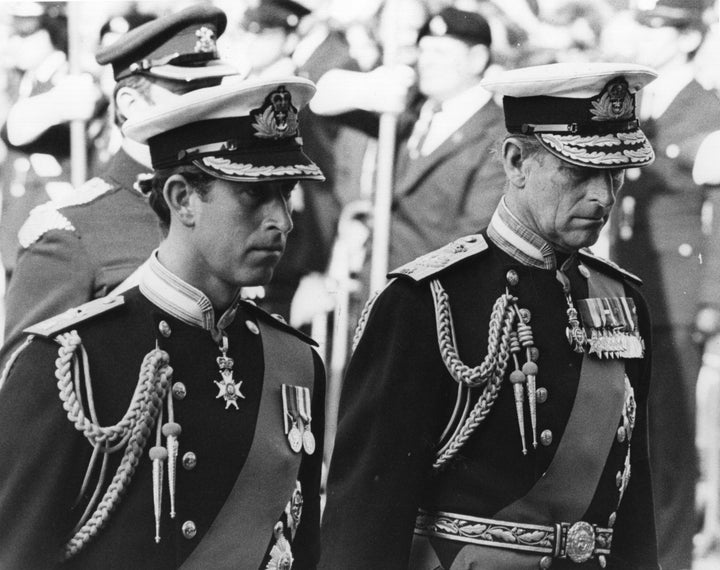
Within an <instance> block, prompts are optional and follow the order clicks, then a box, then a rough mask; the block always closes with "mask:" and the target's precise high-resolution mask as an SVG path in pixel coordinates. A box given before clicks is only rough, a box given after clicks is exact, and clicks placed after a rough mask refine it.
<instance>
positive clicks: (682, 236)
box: [610, 0, 720, 570]
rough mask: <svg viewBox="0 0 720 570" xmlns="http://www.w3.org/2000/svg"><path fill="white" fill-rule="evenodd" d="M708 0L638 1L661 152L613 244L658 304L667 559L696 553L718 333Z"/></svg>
mask: <svg viewBox="0 0 720 570" xmlns="http://www.w3.org/2000/svg"><path fill="white" fill-rule="evenodd" d="M705 7H706V5H705V3H704V2H703V1H702V0H682V1H680V0H658V1H657V2H639V1H638V2H637V9H636V10H635V11H634V12H633V16H634V25H632V27H628V28H627V30H626V31H629V32H630V33H629V35H628V36H627V37H628V40H629V43H630V46H631V50H632V51H633V53H634V60H635V61H637V62H638V63H642V64H645V65H648V66H650V67H653V68H654V69H656V70H657V71H658V73H659V78H658V79H657V81H656V82H655V83H654V84H653V85H651V86H649V88H648V89H647V90H645V91H644V92H643V95H642V98H641V101H640V103H639V116H640V119H641V121H642V124H643V130H644V131H645V133H646V134H647V136H648V138H649V139H650V141H651V142H652V144H653V147H654V148H655V149H656V160H655V163H654V164H653V165H651V166H649V167H647V168H646V169H644V170H643V171H642V172H640V170H638V169H634V170H629V171H628V173H627V175H626V182H625V186H624V187H623V190H622V193H621V195H620V198H619V201H618V204H617V205H616V210H615V216H614V218H615V219H614V222H613V225H612V229H613V231H612V235H611V244H610V245H611V249H610V253H611V257H612V258H613V259H614V260H615V261H617V262H618V263H619V264H620V265H622V266H623V267H626V268H627V269H629V270H630V271H633V272H634V273H636V274H637V275H639V276H641V277H642V279H643V280H644V286H643V291H644V293H645V295H646V298H647V299H648V302H649V304H650V306H651V307H652V317H653V318H652V320H653V345H654V348H655V350H654V362H653V393H652V395H651V398H650V404H649V405H650V446H651V447H650V457H651V462H652V466H653V469H654V473H655V476H654V479H653V485H654V492H655V505H656V512H657V531H658V546H659V550H660V561H661V563H662V566H663V568H666V569H668V570H678V569H683V568H690V567H691V565H692V555H693V535H694V534H695V533H696V532H697V530H698V516H697V513H696V508H695V490H696V483H697V481H698V461H697V456H696V449H695V445H694V442H695V386H696V381H697V378H698V371H699V369H700V364H701V360H702V354H703V350H704V348H705V343H706V342H712V340H713V339H715V338H716V337H717V335H718V334H719V333H720V229H719V228H720V220H719V219H718V213H719V212H720V186H717V182H714V185H711V184H708V182H711V181H710V179H709V178H708V177H706V179H705V180H701V179H700V178H698V177H697V176H696V179H695V180H694V179H693V171H694V170H695V171H696V172H699V171H707V170H708V167H709V166H710V164H707V163H713V162H717V160H718V155H716V156H715V157H714V158H709V157H705V158H704V159H701V155H700V154H699V153H698V151H699V149H701V148H702V147H703V145H704V144H705V142H704V141H705V139H706V138H707V137H708V135H709V134H710V133H711V132H712V131H714V130H716V129H719V128H720V100H719V99H718V97H717V94H716V93H714V92H712V91H708V90H706V89H705V88H703V87H702V86H701V85H700V84H699V83H698V81H697V80H696V79H695V68H694V64H693V58H694V56H695V54H696V53H697V52H698V50H699V48H700V47H701V45H702V42H703V38H704V34H705V32H706V25H705V21H704V19H703V16H704V9H705ZM625 24H626V25H627V22H625ZM626 49H627V48H626ZM703 163H705V164H703ZM713 212H714V214H715V215H714V216H713Z"/></svg>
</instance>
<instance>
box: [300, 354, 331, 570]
mask: <svg viewBox="0 0 720 570" xmlns="http://www.w3.org/2000/svg"><path fill="white" fill-rule="evenodd" d="M313 359H314V362H315V389H314V390H313V402H312V412H311V413H312V418H311V424H312V433H313V435H315V453H313V454H312V455H304V456H303V461H302V464H301V465H300V484H301V486H302V491H303V510H302V516H301V518H300V526H299V528H298V532H297V535H296V536H295V540H294V541H293V548H292V549H293V557H294V561H293V569H294V570H313V569H314V568H316V567H317V563H318V559H319V558H320V508H321V507H320V478H321V475H322V459H323V447H324V443H325V439H324V437H323V435H324V433H325V368H324V366H323V363H322V360H321V359H320V356H319V355H318V354H317V352H315V351H314V350H313Z"/></svg>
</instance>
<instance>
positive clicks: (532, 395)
mask: <svg viewBox="0 0 720 570" xmlns="http://www.w3.org/2000/svg"><path fill="white" fill-rule="evenodd" d="M517 338H518V341H519V342H520V344H521V345H522V347H523V348H524V349H525V354H526V359H527V361H526V362H525V364H523V366H522V372H523V374H525V378H526V380H527V394H528V407H529V408H530V425H531V427H532V438H533V448H534V449H537V393H536V392H535V390H536V378H537V373H538V366H537V364H535V362H533V361H532V356H531V354H532V351H531V349H532V348H533V345H534V343H533V334H532V329H531V328H530V325H528V324H527V322H525V320H524V319H523V318H522V316H520V322H519V323H518V331H517Z"/></svg>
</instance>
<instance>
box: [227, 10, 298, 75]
mask: <svg viewBox="0 0 720 570" xmlns="http://www.w3.org/2000/svg"><path fill="white" fill-rule="evenodd" d="M308 14H310V10H309V9H308V8H307V7H306V6H303V5H302V4H299V3H297V2H294V1H293V0H264V1H261V2H260V3H259V4H257V5H256V6H252V7H250V8H248V9H247V10H246V12H245V14H244V15H243V18H242V21H241V22H240V28H241V30H242V31H241V33H240V40H239V42H238V45H237V48H236V49H237V51H236V53H235V54H234V55H235V56H236V57H237V59H238V66H239V67H240V69H241V70H242V71H243V72H245V73H247V75H248V77H263V78H272V77H286V76H288V75H293V74H295V71H296V65H295V62H294V61H293V59H292V55H293V52H294V51H295V48H296V47H297V45H298V42H299V41H300V32H299V31H298V27H299V26H300V22H301V19H302V18H304V17H305V16H307V15H308Z"/></svg>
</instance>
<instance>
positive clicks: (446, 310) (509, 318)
mask: <svg viewBox="0 0 720 570" xmlns="http://www.w3.org/2000/svg"><path fill="white" fill-rule="evenodd" d="M430 287H431V289H432V294H433V302H434V304H435V321H436V325H437V333H438V344H439V347H440V354H441V356H442V359H443V362H444V363H445V367H446V368H447V370H448V372H449V373H450V375H451V376H452V377H453V379H454V380H455V381H456V382H457V383H458V384H461V385H465V386H468V387H471V388H474V387H478V386H481V385H483V384H484V386H483V389H482V392H481V394H480V397H479V398H478V401H477V403H476V404H475V406H474V407H473V409H472V411H471V412H470V413H469V414H468V415H467V416H466V417H465V415H464V414H463V417H462V418H461V419H460V422H459V427H458V429H456V430H455V433H453V435H452V437H451V438H450V439H449V440H448V441H447V443H445V445H443V446H442V448H441V449H440V450H439V451H438V453H437V455H436V458H435V462H434V463H433V468H434V469H439V468H441V467H442V466H443V465H445V464H446V463H447V462H448V461H450V459H452V458H453V457H454V456H455V455H456V454H457V452H458V451H459V450H460V448H461V447H462V446H463V445H464V444H465V442H466V441H467V440H468V438H469V437H470V436H471V435H472V434H473V432H474V431H475V430H476V429H477V427H478V426H479V425H480V423H481V422H482V421H483V420H484V419H485V418H486V417H487V415H488V414H489V413H490V410H491V408H492V406H493V404H494V403H495V400H496V399H497V397H498V394H499V392H500V388H501V387H502V382H503V379H504V377H505V371H506V369H507V363H508V360H509V358H510V350H509V346H510V336H511V335H510V333H511V332H512V329H513V324H514V322H515V319H516V318H517V311H516V310H515V304H516V302H517V299H516V298H515V297H513V296H512V295H510V294H509V293H504V294H502V295H500V297H498V299H497V300H496V301H495V304H494V305H493V310H492V313H491V316H490V326H489V330H488V352H487V355H486V356H485V358H484V360H483V362H482V363H481V364H480V365H479V366H475V367H474V368H471V367H469V366H467V365H466V364H463V362H462V361H461V360H460V357H459V355H458V352H457V345H456V340H455V327H454V325H453V320H452V313H451V312H450V300H449V297H448V295H447V292H446V291H445V289H444V288H443V286H442V285H441V284H440V282H439V281H438V280H437V279H434V280H433V281H431V283H430ZM454 419H455V416H454V415H453V418H451V419H450V423H452V422H453V421H454ZM448 427H449V426H448ZM446 431H447V429H446Z"/></svg>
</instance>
